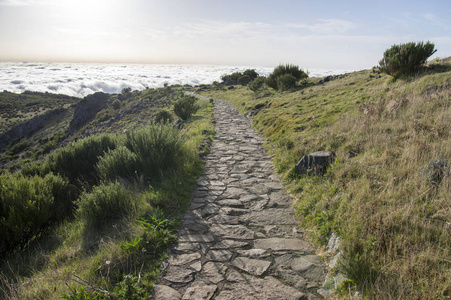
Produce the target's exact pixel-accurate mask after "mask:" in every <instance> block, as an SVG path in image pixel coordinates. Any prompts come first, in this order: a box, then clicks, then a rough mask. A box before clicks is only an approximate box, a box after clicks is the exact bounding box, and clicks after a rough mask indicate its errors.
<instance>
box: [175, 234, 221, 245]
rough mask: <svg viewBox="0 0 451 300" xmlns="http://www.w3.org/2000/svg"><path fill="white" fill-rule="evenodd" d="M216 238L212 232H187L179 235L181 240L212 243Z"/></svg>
mask: <svg viewBox="0 0 451 300" xmlns="http://www.w3.org/2000/svg"><path fill="white" fill-rule="evenodd" d="M214 240H215V238H214V237H213V236H212V235H211V234H208V233H207V234H192V233H187V234H183V235H180V236H179V242H182V243H183V242H195V243H196V242H198V243H210V242H214Z"/></svg>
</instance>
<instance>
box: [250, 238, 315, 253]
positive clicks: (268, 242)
mask: <svg viewBox="0 0 451 300" xmlns="http://www.w3.org/2000/svg"><path fill="white" fill-rule="evenodd" d="M254 248H260V249H272V250H274V251H281V250H293V251H303V252H312V251H313V248H312V246H311V245H310V244H309V243H308V242H306V241H303V240H300V239H293V238H290V239H287V238H269V239H258V240H255V242H254Z"/></svg>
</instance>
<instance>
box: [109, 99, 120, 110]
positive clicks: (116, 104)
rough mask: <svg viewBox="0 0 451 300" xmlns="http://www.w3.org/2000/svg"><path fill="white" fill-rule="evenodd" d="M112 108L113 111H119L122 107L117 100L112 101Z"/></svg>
mask: <svg viewBox="0 0 451 300" xmlns="http://www.w3.org/2000/svg"><path fill="white" fill-rule="evenodd" d="M111 105H112V106H113V108H114V109H116V110H117V109H119V108H121V106H122V103H121V101H119V100H118V99H116V100H114V101H113V103H112V104H111Z"/></svg>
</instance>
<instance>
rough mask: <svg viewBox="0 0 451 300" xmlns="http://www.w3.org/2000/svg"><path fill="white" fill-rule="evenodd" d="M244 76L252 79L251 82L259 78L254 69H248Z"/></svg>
mask: <svg viewBox="0 0 451 300" xmlns="http://www.w3.org/2000/svg"><path fill="white" fill-rule="evenodd" d="M243 75H247V76H249V77H250V78H251V80H254V79H255V78H257V77H258V73H257V72H256V71H255V70H254V69H247V70H245V71H244V72H243Z"/></svg>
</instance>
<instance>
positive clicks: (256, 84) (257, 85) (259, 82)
mask: <svg viewBox="0 0 451 300" xmlns="http://www.w3.org/2000/svg"><path fill="white" fill-rule="evenodd" d="M264 83H265V77H263V76H259V77H257V78H255V80H254V81H252V82H251V83H249V84H248V87H249V89H250V90H251V91H253V92H257V91H258V90H260V89H261V88H262V87H263V84H264Z"/></svg>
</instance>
